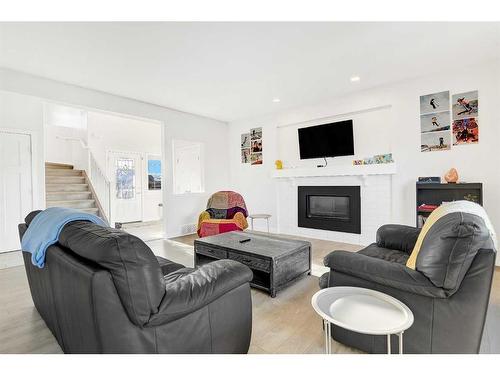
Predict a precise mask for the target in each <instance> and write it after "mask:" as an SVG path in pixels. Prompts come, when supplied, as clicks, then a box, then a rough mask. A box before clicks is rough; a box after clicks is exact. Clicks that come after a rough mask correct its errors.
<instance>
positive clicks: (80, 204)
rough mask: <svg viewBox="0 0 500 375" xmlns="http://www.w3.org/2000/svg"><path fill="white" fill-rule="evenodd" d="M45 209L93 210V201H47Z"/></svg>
mask: <svg viewBox="0 0 500 375" xmlns="http://www.w3.org/2000/svg"><path fill="white" fill-rule="evenodd" d="M46 204H47V207H70V208H94V207H95V200H93V199H84V200H70V201H47V202H46Z"/></svg>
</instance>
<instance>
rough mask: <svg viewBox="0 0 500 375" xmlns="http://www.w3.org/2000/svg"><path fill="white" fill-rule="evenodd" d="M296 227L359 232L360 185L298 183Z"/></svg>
mask: <svg viewBox="0 0 500 375" xmlns="http://www.w3.org/2000/svg"><path fill="white" fill-rule="evenodd" d="M298 189H299V190H298V197H299V201H298V208H299V212H298V214H299V215H298V218H299V222H298V225H299V227H303V228H314V229H324V230H332V231H337V232H346V233H358V234H359V233H361V195H360V187H359V186H299V187H298Z"/></svg>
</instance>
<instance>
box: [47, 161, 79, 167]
mask: <svg viewBox="0 0 500 375" xmlns="http://www.w3.org/2000/svg"><path fill="white" fill-rule="evenodd" d="M45 168H55V169H73V166H72V165H70V164H62V163H50V162H46V163H45Z"/></svg>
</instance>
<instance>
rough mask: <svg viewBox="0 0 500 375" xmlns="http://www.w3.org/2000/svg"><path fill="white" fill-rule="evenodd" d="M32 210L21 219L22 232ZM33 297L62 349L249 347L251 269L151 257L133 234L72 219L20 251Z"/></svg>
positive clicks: (229, 263) (215, 349)
mask: <svg viewBox="0 0 500 375" xmlns="http://www.w3.org/2000/svg"><path fill="white" fill-rule="evenodd" d="M36 214H37V212H33V213H31V214H30V215H28V217H27V218H26V220H25V221H26V224H20V225H19V232H20V236H21V237H22V236H23V234H24V233H25V231H26V229H27V227H28V225H29V223H30V222H31V220H32V219H33V217H34V216H35V215H36ZM23 256H24V263H25V268H26V273H27V276H28V282H29V286H30V290H31V295H32V298H33V302H34V304H35V307H36V308H37V310H38V312H39V313H40V315H41V316H42V318H43V319H44V321H45V322H46V323H47V326H48V327H49V329H50V330H51V331H52V333H53V334H54V336H55V337H56V339H57V341H58V343H59V344H60V346H61V348H62V349H63V351H64V352H65V353H247V351H248V348H249V345H250V337H251V332H252V301H251V295H250V285H249V281H250V280H251V278H252V272H251V271H250V269H249V268H248V267H246V266H245V265H243V264H240V263H237V262H234V261H231V260H221V261H217V262H212V263H210V264H207V265H204V266H202V267H200V268H199V269H196V270H195V269H192V268H186V267H184V266H183V265H181V264H177V263H174V262H171V261H169V260H167V259H164V258H157V257H155V256H154V255H153V253H152V251H151V250H150V249H149V247H148V246H147V245H146V244H145V243H144V242H142V241H141V240H140V239H138V238H137V237H134V236H132V235H130V234H128V233H125V232H123V231H120V230H116V229H111V228H103V227H99V226H97V225H95V224H92V223H89V222H84V221H75V222H72V223H69V224H67V225H66V226H65V227H64V228H63V230H62V231H61V234H60V237H59V242H58V243H57V244H56V245H53V246H51V247H50V248H49V249H48V250H47V255H46V262H45V267H44V268H43V269H39V268H37V267H35V266H33V265H32V264H31V259H30V254H29V253H23Z"/></svg>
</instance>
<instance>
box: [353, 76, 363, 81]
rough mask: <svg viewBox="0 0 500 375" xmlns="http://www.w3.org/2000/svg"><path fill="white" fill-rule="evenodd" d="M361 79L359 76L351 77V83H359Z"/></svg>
mask: <svg viewBox="0 0 500 375" xmlns="http://www.w3.org/2000/svg"><path fill="white" fill-rule="evenodd" d="M360 80H361V78H360V77H359V76H352V77H351V82H359V81H360Z"/></svg>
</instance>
